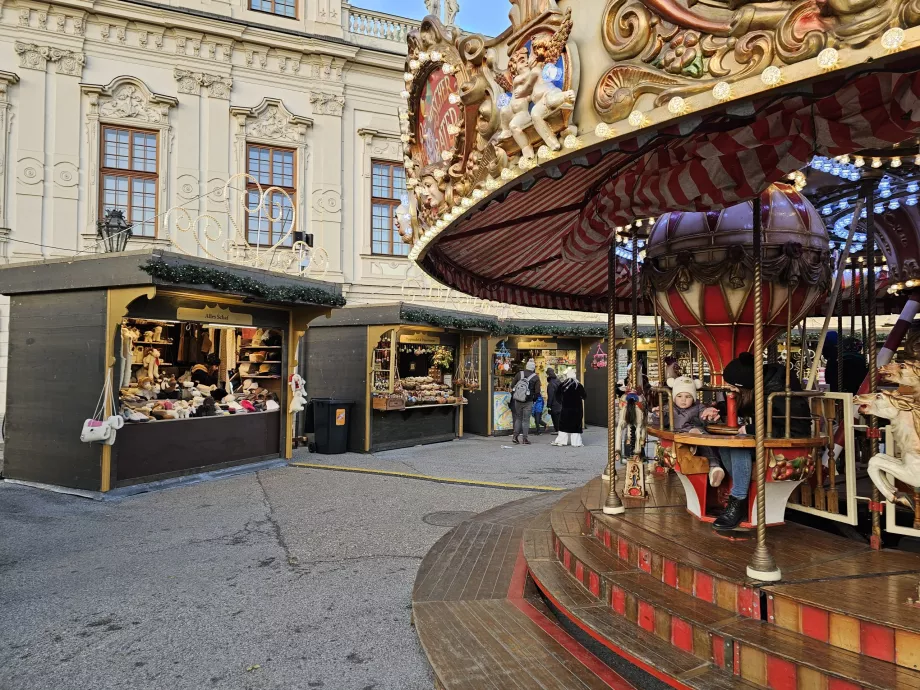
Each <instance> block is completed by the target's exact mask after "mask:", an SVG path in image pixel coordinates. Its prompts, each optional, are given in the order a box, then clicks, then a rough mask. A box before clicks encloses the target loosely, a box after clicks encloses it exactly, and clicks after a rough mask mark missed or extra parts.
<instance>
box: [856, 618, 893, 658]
mask: <svg viewBox="0 0 920 690" xmlns="http://www.w3.org/2000/svg"><path fill="white" fill-rule="evenodd" d="M859 649H860V651H861V652H862V653H863V654H865V655H866V656H872V657H875V658H876V659H881V660H882V661H894V630H892V629H891V628H886V627H884V626H882V625H876V624H875V623H869V622H867V621H860V622H859Z"/></svg>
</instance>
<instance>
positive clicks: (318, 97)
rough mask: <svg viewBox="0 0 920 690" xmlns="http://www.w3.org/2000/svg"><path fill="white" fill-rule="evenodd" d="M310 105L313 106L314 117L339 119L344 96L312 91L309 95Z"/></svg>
mask: <svg viewBox="0 0 920 690" xmlns="http://www.w3.org/2000/svg"><path fill="white" fill-rule="evenodd" d="M310 103H311V105H312V106H313V114H314V115H335V116H337V117H341V116H342V109H343V108H344V107H345V96H342V95H339V94H334V93H321V92H318V91H314V92H313V93H311V94H310Z"/></svg>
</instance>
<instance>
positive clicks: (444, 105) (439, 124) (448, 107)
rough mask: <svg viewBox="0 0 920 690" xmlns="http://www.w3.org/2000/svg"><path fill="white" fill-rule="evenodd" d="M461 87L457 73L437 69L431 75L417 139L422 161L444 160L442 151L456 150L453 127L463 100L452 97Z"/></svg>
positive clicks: (420, 109)
mask: <svg viewBox="0 0 920 690" xmlns="http://www.w3.org/2000/svg"><path fill="white" fill-rule="evenodd" d="M458 90H459V88H458V85H457V77H455V76H454V75H453V74H445V73H444V72H443V71H442V70H439V69H436V70H433V71H432V72H431V74H430V75H429V76H428V79H427V81H426V82H425V86H424V88H423V89H422V94H421V99H420V101H419V104H418V141H419V143H420V144H421V147H420V148H421V154H422V165H423V166H429V165H435V164H440V163H441V153H442V152H443V151H453V150H454V145H455V143H456V141H457V135H456V134H453V133H452V130H451V127H455V126H458V125H460V121H461V119H462V118H461V114H460V104H459V103H451V102H450V97H451V95H452V94H455V93H457V91H458Z"/></svg>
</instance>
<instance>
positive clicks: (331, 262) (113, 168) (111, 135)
mask: <svg viewBox="0 0 920 690" xmlns="http://www.w3.org/2000/svg"><path fill="white" fill-rule="evenodd" d="M417 26H418V22H415V21H412V20H408V19H403V18H400V17H395V16H391V15H386V14H381V13H377V12H372V11H366V10H362V9H358V8H354V7H351V6H350V5H349V4H348V3H346V2H342V0H161V1H157V0H154V1H148V0H144V1H143V2H141V1H140V0H138V1H137V2H135V1H133V0H88V1H84V0H80V1H79V2H78V1H77V0H59V1H57V2H52V3H48V2H34V1H32V0H7V1H5V2H0V260H2V261H6V262H13V261H32V260H40V259H45V258H58V257H65V256H74V255H80V254H86V253H91V252H96V251H101V246H100V244H99V241H98V237H97V230H96V224H97V221H98V220H100V218H102V217H103V215H104V213H105V212H106V211H107V210H109V209H111V208H115V209H118V210H121V211H122V212H123V213H124V214H125V216H126V217H127V219H128V220H129V221H130V222H131V223H133V235H132V236H131V239H130V240H129V242H128V246H127V249H128V250H131V249H140V248H149V247H162V248H168V249H173V250H177V251H182V252H186V253H189V254H192V255H198V256H211V257H216V258H222V259H227V260H233V261H243V262H249V263H250V264H252V262H253V255H256V258H255V265H262V266H264V265H265V263H264V262H265V260H266V257H268V261H269V263H270V264H271V265H270V267H271V268H274V269H276V270H286V271H288V272H291V271H292V270H293V271H294V272H302V273H306V274H309V275H310V277H313V278H321V279H324V280H328V281H333V282H337V283H341V284H343V287H344V290H345V294H346V296H347V298H348V300H349V302H350V303H361V302H386V301H394V300H399V299H402V300H406V301H422V302H428V303H434V304H440V305H442V306H451V307H455V308H456V307H459V308H468V309H470V310H472V311H482V310H483V309H485V308H486V307H484V306H483V303H481V302H479V301H474V300H471V299H469V298H463V297H461V296H459V295H457V294H456V293H452V294H448V291H446V290H443V289H441V288H439V287H438V286H437V285H435V284H433V283H432V282H431V281H430V280H429V279H428V278H426V277H425V276H423V275H422V274H421V272H420V271H419V270H418V269H417V268H415V267H411V266H410V262H409V261H408V259H407V256H406V255H407V254H408V251H409V248H408V246H407V245H404V244H403V243H402V242H401V241H400V239H399V236H398V233H397V232H396V229H395V228H394V227H393V225H394V223H393V213H394V211H395V209H396V208H397V206H398V205H399V203H400V199H401V197H403V195H404V189H405V186H404V183H405V174H404V169H403V166H402V163H403V142H402V141H401V133H400V125H399V111H400V108H402V107H404V105H405V102H404V100H403V99H402V97H401V95H400V94H401V92H402V90H403V89H404V88H405V80H404V64H405V56H406V50H407V49H406V38H407V36H408V34H409V33H410V32H411V31H412V30H413V29H415V28H416V27H417ZM257 182H258V183H259V184H256V183H257ZM269 187H271V188H272V189H271V190H270V191H268V188H269ZM259 202H262V203H261V206H260V208H259V210H258V211H254V212H252V213H249V212H246V211H245V210H244V205H245V204H247V203H248V204H249V205H250V207H251V208H253V209H255V207H256V206H258V205H259ZM298 233H304V234H309V235H312V243H313V245H314V247H313V249H306V247H305V246H304V245H302V244H299V243H298V240H301V239H305V238H304V237H303V236H302V235H300V234H298ZM251 245H254V246H256V248H257V250H256V251H255V252H253V250H252V246H251ZM261 248H267V249H270V250H271V251H261ZM298 251H299V253H298ZM487 308H488V309H490V310H491V311H492V312H493V313H495V311H496V309H499V310H500V309H501V307H496V306H495V305H489V306H488V307H487ZM532 315H533V314H527V315H526V316H532ZM553 316H554V318H560V316H561V315H553ZM7 320H8V302H7V301H3V302H0V400H5V398H6V396H5V392H6V391H5V387H6V361H7V360H6V351H7V332H6V329H7Z"/></svg>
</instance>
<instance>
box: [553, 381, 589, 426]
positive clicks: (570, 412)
mask: <svg viewBox="0 0 920 690" xmlns="http://www.w3.org/2000/svg"><path fill="white" fill-rule="evenodd" d="M559 397H560V398H562V414H561V415H560V416H559V428H558V429H557V431H561V432H563V433H566V434H580V433H581V432H582V431H583V430H584V429H583V427H582V424H581V420H582V417H583V412H584V407H583V404H584V400H585V398H587V397H588V394H587V392H586V391H585V387H584V386H582V385H581V384H580V383H578V382H577V381H572V380H568V381H566V382H565V383H563V384H562V385H561V386H559Z"/></svg>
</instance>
